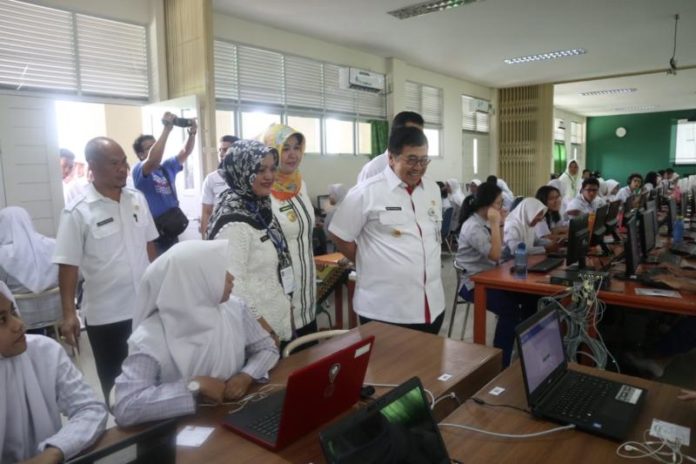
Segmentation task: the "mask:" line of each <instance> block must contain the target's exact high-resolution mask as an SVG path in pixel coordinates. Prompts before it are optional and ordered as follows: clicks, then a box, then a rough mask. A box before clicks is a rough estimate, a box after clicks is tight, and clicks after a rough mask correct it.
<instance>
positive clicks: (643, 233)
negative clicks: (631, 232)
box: [639, 209, 657, 256]
mask: <svg viewBox="0 0 696 464" xmlns="http://www.w3.org/2000/svg"><path fill="white" fill-rule="evenodd" d="M639 219H640V251H641V252H642V253H643V256H648V254H649V253H650V250H652V249H653V248H655V235H656V234H657V227H656V226H657V215H656V214H655V210H654V209H646V210H643V211H641V212H640V216H639Z"/></svg>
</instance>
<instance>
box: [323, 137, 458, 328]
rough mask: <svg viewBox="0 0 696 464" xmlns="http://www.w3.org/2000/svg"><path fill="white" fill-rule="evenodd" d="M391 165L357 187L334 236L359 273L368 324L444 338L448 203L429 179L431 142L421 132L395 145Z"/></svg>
mask: <svg viewBox="0 0 696 464" xmlns="http://www.w3.org/2000/svg"><path fill="white" fill-rule="evenodd" d="M388 152H389V165H388V166H387V167H386V168H385V169H384V170H383V171H382V172H381V173H380V174H378V175H376V176H374V177H371V178H370V179H368V180H366V181H364V182H362V183H359V184H358V185H357V186H355V187H353V189H351V191H350V192H348V195H347V196H346V198H345V199H344V200H343V203H341V206H340V207H339V208H338V210H337V211H336V213H335V215H334V217H333V220H332V221H331V226H330V228H329V232H330V233H331V234H332V235H333V238H334V242H335V243H336V246H337V248H338V250H339V251H340V252H341V253H343V254H344V255H345V256H346V257H348V259H350V260H351V261H353V262H355V263H356V265H357V273H358V280H357V286H356V291H355V296H354V299H353V305H354V307H355V311H356V312H357V313H358V314H359V315H360V321H361V323H366V322H368V321H370V320H378V321H382V322H387V323H390V324H395V325H400V326H403V327H407V328H411V329H415V330H421V331H424V332H430V333H433V334H437V333H438V332H439V331H440V327H441V325H442V320H443V317H444V309H445V298H444V290H443V288H442V280H441V278H440V241H441V235H440V230H441V223H442V201H441V198H440V189H439V188H438V187H437V184H436V183H435V182H434V181H432V180H430V179H428V178H426V177H423V176H424V174H425V171H426V169H427V166H428V164H429V163H430V159H429V158H428V139H427V138H426V137H425V134H423V131H421V130H420V129H419V128H417V127H402V128H399V129H396V130H394V131H392V134H391V136H390V138H389V148H388Z"/></svg>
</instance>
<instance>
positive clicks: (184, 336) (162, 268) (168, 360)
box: [114, 240, 278, 426]
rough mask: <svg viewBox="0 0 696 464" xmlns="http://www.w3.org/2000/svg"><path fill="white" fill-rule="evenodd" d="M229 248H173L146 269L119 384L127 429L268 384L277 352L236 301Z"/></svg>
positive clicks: (120, 414)
mask: <svg viewBox="0 0 696 464" xmlns="http://www.w3.org/2000/svg"><path fill="white" fill-rule="evenodd" d="M228 248H229V247H228V244H227V243H226V242H225V241H221V240H213V241H205V242H204V241H200V240H192V241H186V242H182V243H179V244H176V245H174V246H173V247H172V248H171V249H169V250H168V251H167V252H166V253H165V254H163V255H162V256H160V257H159V258H157V260H156V261H155V262H154V263H152V264H151V265H150V267H148V269H147V271H146V272H145V275H144V276H143V282H142V285H141V286H140V293H139V294H138V305H137V307H136V309H135V315H134V318H133V323H134V326H135V329H134V331H133V335H131V337H130V339H129V340H128V345H129V353H128V358H126V360H125V361H124V362H123V368H122V370H123V373H122V374H121V375H119V376H118V377H117V378H116V389H115V398H116V402H115V404H114V416H115V417H116V421H117V422H118V424H119V425H121V426H130V425H135V424H139V423H142V422H147V421H153V420H159V419H166V418H170V417H176V416H180V415H185V414H193V413H194V412H195V411H196V399H203V400H206V401H212V402H214V403H220V402H222V400H223V399H226V400H235V399H239V398H241V397H242V396H244V395H245V394H246V392H247V390H248V389H249V387H250V386H251V384H252V383H253V382H266V381H267V380H268V371H269V369H270V368H271V367H273V366H274V365H275V363H276V362H277V361H278V349H277V347H276V346H275V343H274V342H273V339H272V338H271V336H270V335H269V334H268V332H266V331H265V330H263V329H262V328H261V326H260V325H259V323H258V322H256V320H255V319H254V317H253V316H252V315H251V313H250V312H249V310H248V309H247V306H246V303H244V301H243V300H242V299H240V298H238V297H235V296H232V297H231V296H230V293H231V292H232V289H233V281H234V278H233V277H232V275H231V274H230V273H229V272H227V271H226V268H227V264H228V257H227V254H228Z"/></svg>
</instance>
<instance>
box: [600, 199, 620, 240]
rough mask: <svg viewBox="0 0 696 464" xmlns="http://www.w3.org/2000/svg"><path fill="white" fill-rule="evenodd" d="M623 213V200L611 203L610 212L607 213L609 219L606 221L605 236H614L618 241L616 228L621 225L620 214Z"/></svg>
mask: <svg viewBox="0 0 696 464" xmlns="http://www.w3.org/2000/svg"><path fill="white" fill-rule="evenodd" d="M620 211H621V200H614V201H612V202H611V203H609V211H607V219H606V220H605V221H604V229H605V231H604V233H605V235H608V234H612V235H614V238H615V239H616V240H618V235H617V234H616V228H617V225H618V223H619V212H620Z"/></svg>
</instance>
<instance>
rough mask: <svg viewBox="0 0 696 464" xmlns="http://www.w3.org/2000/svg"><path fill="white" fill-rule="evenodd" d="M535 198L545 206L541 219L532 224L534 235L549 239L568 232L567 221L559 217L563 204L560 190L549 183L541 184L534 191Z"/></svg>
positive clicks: (562, 235)
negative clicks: (534, 224) (544, 212)
mask: <svg viewBox="0 0 696 464" xmlns="http://www.w3.org/2000/svg"><path fill="white" fill-rule="evenodd" d="M535 198H536V199H537V200H539V201H540V202H541V203H543V204H544V206H546V208H547V209H546V214H544V218H543V220H541V221H539V223H538V224H537V225H536V226H534V231H535V233H536V236H537V237H540V238H546V239H549V240H554V239H558V238H559V237H564V236H566V235H567V234H568V222H567V221H564V220H563V218H562V217H561V208H562V205H563V199H562V196H561V192H560V191H559V190H558V189H557V188H556V187H553V186H551V185H542V186H541V187H539V189H538V190H537V191H536V195H535Z"/></svg>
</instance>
